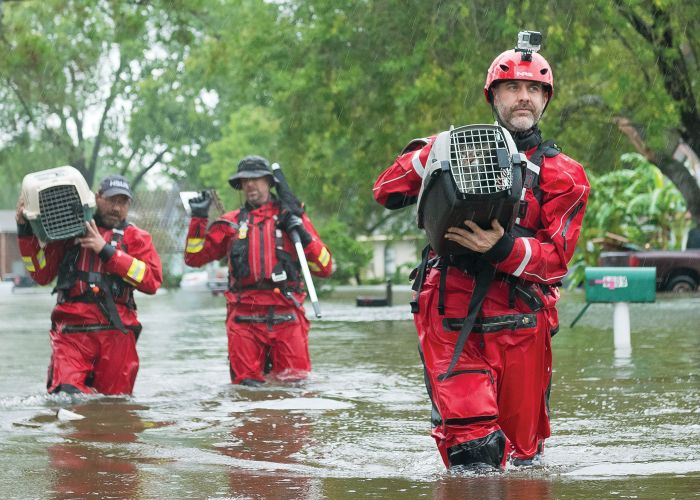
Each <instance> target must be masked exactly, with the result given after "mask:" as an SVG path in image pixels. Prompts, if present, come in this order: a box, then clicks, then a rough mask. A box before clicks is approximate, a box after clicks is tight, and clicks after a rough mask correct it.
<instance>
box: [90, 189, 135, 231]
mask: <svg viewBox="0 0 700 500" xmlns="http://www.w3.org/2000/svg"><path fill="white" fill-rule="evenodd" d="M95 204H96V205H97V213H98V214H99V216H100V219H102V224H104V226H105V227H106V228H107V229H112V228H114V227H117V226H118V225H119V224H121V223H122V222H124V221H125V220H126V216H127V215H128V214H129V206H130V205H131V198H129V197H128V196H126V195H123V194H118V195H115V196H109V197H106V196H102V195H101V194H100V193H97V195H95Z"/></svg>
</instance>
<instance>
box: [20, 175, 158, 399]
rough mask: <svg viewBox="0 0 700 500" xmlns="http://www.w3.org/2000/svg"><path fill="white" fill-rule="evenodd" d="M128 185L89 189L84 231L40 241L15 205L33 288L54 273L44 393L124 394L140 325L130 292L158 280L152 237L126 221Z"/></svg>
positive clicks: (114, 182)
mask: <svg viewBox="0 0 700 500" xmlns="http://www.w3.org/2000/svg"><path fill="white" fill-rule="evenodd" d="M131 199H132V193H131V188H130V186H129V183H128V182H127V180H126V179H124V177H122V176H120V175H110V176H108V177H106V178H105V179H104V180H103V181H102V182H101V183H100V189H99V191H98V192H97V193H96V196H95V203H96V211H95V216H94V218H93V219H92V220H91V221H90V222H89V223H86V226H87V228H86V232H85V235H84V236H82V237H80V238H76V239H70V240H60V241H52V242H49V243H48V244H46V245H43V244H42V243H41V242H40V241H39V239H38V238H37V237H36V236H35V235H34V234H33V231H32V227H31V225H30V224H29V223H28V222H27V220H26V219H25V218H24V215H23V209H24V201H23V200H22V199H21V198H20V200H19V202H18V203H17V213H16V220H17V235H18V240H19V248H20V253H21V254H22V260H23V261H24V264H25V267H26V268H27V270H28V271H29V274H30V275H31V277H32V279H34V281H36V282H37V283H39V284H40V285H46V284H48V283H50V282H51V281H52V280H53V279H54V278H57V282H56V288H55V290H54V291H55V292H57V294H58V298H57V303H56V306H55V307H54V309H53V312H52V313H51V331H50V334H49V335H50V338H51V349H52V354H51V364H50V365H49V370H48V381H47V389H48V391H49V393H56V392H61V391H62V392H67V393H78V392H83V393H95V392H97V393H101V394H131V392H132V391H133V388H134V383H135V382H136V374H137V372H138V369H139V358H138V354H137V352H136V340H137V339H138V336H139V333H140V332H141V324H140V323H139V321H138V318H137V315H136V304H135V302H134V290H139V291H141V292H143V293H147V294H154V293H156V290H158V288H159V287H160V285H161V283H162V281H163V276H162V275H163V273H162V269H161V263H160V257H159V256H158V253H157V252H156V249H155V247H154V246H153V242H152V241H151V236H150V235H149V234H148V233H147V232H146V231H144V230H143V229H139V228H138V227H136V226H134V225H133V224H131V223H129V222H127V220H126V218H127V215H128V213H129V207H130V205H131Z"/></svg>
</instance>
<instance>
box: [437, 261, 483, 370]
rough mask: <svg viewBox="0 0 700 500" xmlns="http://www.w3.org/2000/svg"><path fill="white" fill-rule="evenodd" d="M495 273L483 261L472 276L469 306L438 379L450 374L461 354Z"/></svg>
mask: <svg viewBox="0 0 700 500" xmlns="http://www.w3.org/2000/svg"><path fill="white" fill-rule="evenodd" d="M495 274H496V269H495V268H494V267H493V266H492V265H491V264H487V263H484V265H483V266H481V267H480V268H479V269H478V270H477V272H476V275H475V276H474V292H473V293H472V298H471V300H470V301H469V307H468V309H467V312H468V313H467V317H466V318H464V323H463V324H462V328H461V330H460V331H459V336H458V337H457V343H456V344H455V350H454V352H453V353H452V360H451V361H450V366H449V367H448V368H447V371H446V372H445V373H443V374H442V375H439V376H438V380H440V381H443V380H445V379H446V378H447V377H449V376H450V375H451V374H452V371H453V370H454V368H455V366H456V365H457V361H458V360H459V357H460V356H461V355H462V351H463V350H464V346H465V345H466V344H467V339H468V338H469V334H470V333H471V331H472V329H473V327H474V323H475V321H476V316H477V314H479V311H481V306H482V305H483V304H484V299H485V298H486V294H487V292H488V291H489V285H490V284H491V281H492V280H493V277H494V275H495Z"/></svg>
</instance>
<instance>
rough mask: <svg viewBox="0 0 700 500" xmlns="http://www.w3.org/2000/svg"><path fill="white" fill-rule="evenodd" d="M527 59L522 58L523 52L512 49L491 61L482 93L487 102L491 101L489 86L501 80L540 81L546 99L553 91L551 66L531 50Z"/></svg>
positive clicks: (548, 98)
mask: <svg viewBox="0 0 700 500" xmlns="http://www.w3.org/2000/svg"><path fill="white" fill-rule="evenodd" d="M531 55H532V57H531V59H530V60H529V61H526V60H523V59H522V56H523V52H516V51H515V50H514V49H511V50H506V51H505V52H503V53H502V54H501V55H499V56H498V57H497V58H496V59H494V60H493V62H492V63H491V67H490V68H489V72H488V73H487V74H486V83H485V84H484V95H485V96H486V101H488V102H489V103H490V102H491V101H493V95H492V94H491V87H492V86H493V85H494V84H495V83H497V82H500V81H501V80H530V81H533V82H540V83H542V84H543V85H544V86H545V90H546V91H547V101H549V100H550V99H551V98H552V94H553V93H554V77H553V75H552V68H551V67H550V66H549V63H548V62H547V60H546V59H545V58H544V57H542V56H541V55H539V54H538V53H537V52H533V53H532V54H531Z"/></svg>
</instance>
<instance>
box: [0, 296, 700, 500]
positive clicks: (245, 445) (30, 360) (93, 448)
mask: <svg viewBox="0 0 700 500" xmlns="http://www.w3.org/2000/svg"><path fill="white" fill-rule="evenodd" d="M36 291H37V290H33V291H32V293H24V294H21V295H20V294H10V293H8V292H7V290H2V291H1V292H2V294H1V295H0V412H1V413H0V415H1V416H0V494H1V496H2V498H217V499H222V498H356V497H369V498H426V497H427V498H439V499H446V500H447V499H449V500H452V499H457V498H506V499H528V500H529V499H559V498H581V499H584V498H585V499H594V498H650V499H651V498H653V499H656V498H678V499H686V498H698V497H699V496H700V493H699V492H700V327H699V326H698V324H699V320H700V296H691V297H685V298H681V299H679V298H674V297H659V301H658V302H657V303H655V304H644V305H631V306H630V310H631V315H632V322H631V324H632V352H631V355H627V356H624V355H619V354H620V353H618V355H617V356H616V353H615V350H614V348H613V333H612V307H610V306H605V305H594V306H592V307H591V308H590V309H589V310H588V312H587V313H586V315H585V316H584V317H583V318H582V319H581V321H580V322H579V323H578V324H577V325H576V327H575V328H573V329H571V328H569V327H568V325H569V323H570V322H571V321H572V320H573V318H574V317H575V316H576V313H577V312H578V311H579V310H580V308H581V307H582V302H581V301H582V298H581V297H580V296H579V295H577V294H575V293H569V294H566V296H565V299H564V300H563V302H562V306H561V308H560V310H561V319H562V329H561V332H560V333H559V334H558V335H557V336H556V337H555V339H554V355H555V370H554V387H553V392H552V407H553V420H552V432H553V437H552V438H551V439H550V440H549V441H548V442H547V450H546V461H545V465H544V466H543V467H539V468H531V469H526V470H506V472H504V473H501V474H497V475H495V476H479V477H474V476H459V475H452V474H449V473H447V472H446V471H445V470H444V467H443V466H442V463H441V461H440V459H439V457H438V455H437V451H436V448H435V446H434V444H433V442H432V439H431V438H430V437H429V404H428V401H427V399H426V395H425V391H424V388H423V383H422V372H421V367H420V364H419V360H418V355H417V351H416V336H415V332H414V330H413V324H412V322H411V320H410V313H409V312H408V307H407V306H405V305H403V304H404V303H405V300H406V297H407V294H405V293H402V292H401V291H399V292H398V293H395V295H397V296H398V297H396V300H395V302H396V303H398V304H400V305H397V306H394V307H391V308H377V309H366V308H362V309H358V308H356V307H355V306H354V297H355V295H356V294H357V292H356V291H354V290H352V291H347V290H346V291H336V292H335V293H334V294H333V295H332V296H330V297H328V298H325V299H324V298H322V308H323V313H324V317H323V318H322V319H321V320H315V319H314V320H313V322H312V324H313V327H312V333H311V356H312V361H313V363H314V371H313V373H312V376H311V377H310V378H309V380H307V381H306V382H304V383H300V384H295V385H270V386H268V387H264V388H258V389H246V388H242V387H237V386H232V385H231V384H230V383H229V376H228V369H227V364H226V340H225V334H224V330H223V318H224V313H225V309H224V300H223V298H222V297H212V296H210V295H208V294H207V293H205V292H189V293H186V292H184V291H180V292H177V293H169V294H164V295H158V296H156V297H144V296H139V297H138V298H137V300H138V302H139V306H140V312H141V318H142V321H143V323H144V327H145V328H144V333H143V334H142V336H141V340H140V341H139V352H140V356H141V370H140V373H139V377H138V381H137V383H136V388H135V392H134V395H133V397H131V398H105V397H90V398H87V397H81V398H77V399H69V398H67V397H65V396H63V397H56V396H50V397H49V396H47V395H45V393H44V379H45V374H46V365H47V362H48V356H49V345H48V336H47V329H48V327H49V322H48V317H49V311H50V308H51V306H52V303H53V298H52V297H50V296H49V292H48V290H45V289H44V290H38V292H39V293H36ZM376 293H378V294H379V293H380V292H376ZM62 408H63V409H68V410H70V411H72V412H74V413H77V414H79V415H82V416H84V417H86V418H84V419H82V420H74V421H73V420H64V419H59V418H57V412H58V410H59V409H62Z"/></svg>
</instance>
